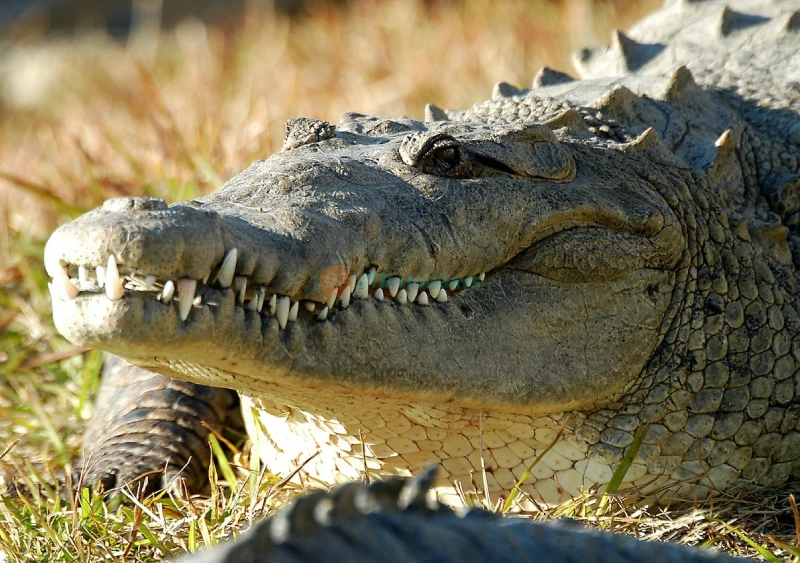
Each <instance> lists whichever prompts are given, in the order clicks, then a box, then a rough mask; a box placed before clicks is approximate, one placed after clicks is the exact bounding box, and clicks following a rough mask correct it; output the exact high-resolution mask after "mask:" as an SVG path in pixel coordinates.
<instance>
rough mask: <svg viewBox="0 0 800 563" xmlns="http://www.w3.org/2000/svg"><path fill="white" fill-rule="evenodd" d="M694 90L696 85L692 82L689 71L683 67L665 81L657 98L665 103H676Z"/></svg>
mask: <svg viewBox="0 0 800 563" xmlns="http://www.w3.org/2000/svg"><path fill="white" fill-rule="evenodd" d="M696 90H697V83H696V82H695V81H694V76H692V73H691V71H690V70H689V69H688V68H686V67H685V66H680V67H678V69H677V70H676V71H675V72H673V73H672V76H670V77H669V80H667V83H666V85H665V86H664V90H663V91H662V93H661V95H660V96H659V98H660V99H662V100H666V101H677V100H680V99H683V98H684V97H685V96H686V95H687V94H689V93H691V92H694V91H696Z"/></svg>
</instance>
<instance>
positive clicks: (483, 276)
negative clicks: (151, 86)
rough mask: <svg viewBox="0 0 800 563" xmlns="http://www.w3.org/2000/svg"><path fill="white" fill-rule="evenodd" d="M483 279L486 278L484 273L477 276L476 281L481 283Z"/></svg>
mask: <svg viewBox="0 0 800 563" xmlns="http://www.w3.org/2000/svg"><path fill="white" fill-rule="evenodd" d="M485 277H486V272H481V273H480V274H478V279H479V280H480V281H483V280H484V278H485Z"/></svg>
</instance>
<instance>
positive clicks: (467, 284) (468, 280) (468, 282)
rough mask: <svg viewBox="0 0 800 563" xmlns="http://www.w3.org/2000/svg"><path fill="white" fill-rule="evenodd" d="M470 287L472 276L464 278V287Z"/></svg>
mask: <svg viewBox="0 0 800 563" xmlns="http://www.w3.org/2000/svg"><path fill="white" fill-rule="evenodd" d="M471 286H472V276H469V277H466V278H464V287H471Z"/></svg>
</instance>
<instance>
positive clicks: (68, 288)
mask: <svg viewBox="0 0 800 563" xmlns="http://www.w3.org/2000/svg"><path fill="white" fill-rule="evenodd" d="M53 289H54V291H55V292H56V295H58V296H59V297H61V299H63V300H65V301H70V300H72V299H75V298H76V297H77V296H78V294H79V293H80V290H79V289H78V288H77V287H75V286H74V285H72V282H71V281H69V275H67V271H66V270H65V269H64V268H62V267H60V266H59V267H58V269H57V270H56V271H55V275H54V276H53Z"/></svg>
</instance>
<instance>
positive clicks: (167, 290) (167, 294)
mask: <svg viewBox="0 0 800 563" xmlns="http://www.w3.org/2000/svg"><path fill="white" fill-rule="evenodd" d="M173 295H175V284H174V283H172V280H167V283H165V284H164V289H163V291H162V292H161V302H162V303H164V304H165V305H166V304H169V302H170V301H172V296H173Z"/></svg>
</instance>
